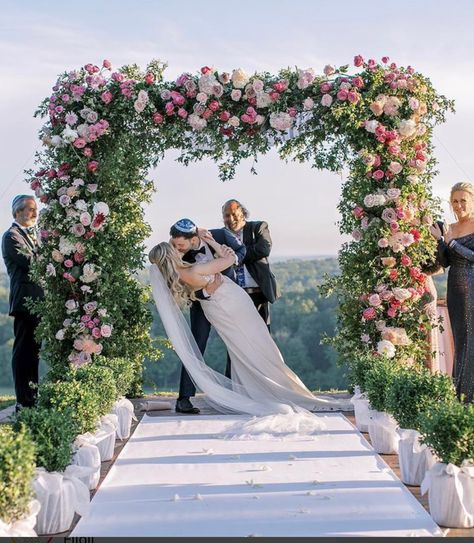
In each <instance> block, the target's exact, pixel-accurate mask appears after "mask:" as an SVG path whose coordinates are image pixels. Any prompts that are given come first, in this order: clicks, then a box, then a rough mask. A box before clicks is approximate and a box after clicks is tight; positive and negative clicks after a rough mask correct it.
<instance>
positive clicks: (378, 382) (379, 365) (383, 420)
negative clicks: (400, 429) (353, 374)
mask: <svg viewBox="0 0 474 543" xmlns="http://www.w3.org/2000/svg"><path fill="white" fill-rule="evenodd" d="M397 371H399V366H397V365H396V363H394V362H393V360H390V359H388V358H386V357H383V356H380V357H377V358H375V359H374V360H373V363H372V364H371V365H370V366H369V368H368V369H367V372H366V376H365V391H366V394H367V398H368V400H369V402H370V407H371V409H372V411H370V412H369V415H370V420H369V424H368V430H369V436H370V442H371V443H372V447H373V448H374V450H375V452H378V453H380V454H395V453H397V452H398V440H399V436H398V434H397V426H398V425H397V421H396V420H395V419H394V418H393V417H392V416H391V415H390V414H389V413H388V412H387V402H386V398H387V393H388V390H389V388H390V384H391V381H392V379H393V377H394V375H395V374H396V372H397Z"/></svg>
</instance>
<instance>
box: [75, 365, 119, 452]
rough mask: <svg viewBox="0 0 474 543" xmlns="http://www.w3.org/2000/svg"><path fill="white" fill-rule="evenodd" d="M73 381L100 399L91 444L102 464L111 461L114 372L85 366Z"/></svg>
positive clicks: (115, 424) (114, 423)
mask: <svg viewBox="0 0 474 543" xmlns="http://www.w3.org/2000/svg"><path fill="white" fill-rule="evenodd" d="M74 380H76V381H78V382H79V383H81V386H82V387H84V388H88V389H89V390H91V391H92V392H93V393H94V394H95V395H96V396H98V397H99V398H100V402H99V405H98V407H97V415H98V416H99V417H100V420H99V422H98V427H97V429H96V430H95V432H94V433H93V443H94V444H95V445H96V446H97V447H98V449H99V454H100V458H101V460H102V462H105V461H107V460H111V459H112V457H113V454H114V448H115V437H116V433H117V428H118V417H117V415H115V414H111V413H110V411H111V409H112V407H113V405H114V403H115V401H116V400H117V397H118V396H117V387H116V384H115V377H114V372H113V370H112V369H110V368H109V367H106V366H103V365H99V364H95V363H92V364H87V365H85V366H82V367H80V368H79V369H77V370H76V371H75V373H74Z"/></svg>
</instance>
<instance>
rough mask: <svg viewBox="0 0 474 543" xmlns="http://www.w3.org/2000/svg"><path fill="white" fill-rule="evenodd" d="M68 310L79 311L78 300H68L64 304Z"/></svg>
mask: <svg viewBox="0 0 474 543" xmlns="http://www.w3.org/2000/svg"><path fill="white" fill-rule="evenodd" d="M64 305H65V307H66V309H67V310H68V311H74V310H76V309H77V302H76V300H67V301H66V303H65V304H64Z"/></svg>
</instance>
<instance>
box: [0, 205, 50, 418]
mask: <svg viewBox="0 0 474 543" xmlns="http://www.w3.org/2000/svg"><path fill="white" fill-rule="evenodd" d="M12 214H13V217H14V219H15V220H14V222H13V224H12V225H11V227H10V228H9V229H8V230H7V231H6V232H5V233H4V235H3V238H2V254H3V259H4V261H5V265H6V267H7V272H8V276H9V277H10V310H9V314H10V315H11V316H12V317H13V318H14V321H13V330H14V335H15V339H14V342H13V352H12V370H13V381H14V384H15V394H16V401H17V404H16V410H17V411H19V410H20V409H21V408H22V407H33V406H34V405H35V402H36V388H35V386H36V385H37V384H38V367H39V350H40V343H38V342H37V341H36V339H35V335H34V334H35V329H36V327H37V325H38V317H37V316H35V315H33V314H31V312H30V311H29V309H28V308H27V307H26V304H25V298H31V299H32V300H38V299H41V298H43V290H42V288H41V287H40V286H39V285H37V284H36V283H34V282H33V281H32V280H31V279H30V277H29V273H30V262H31V260H32V259H33V258H34V257H35V255H36V253H37V250H38V240H37V234H36V229H35V224H36V220H37V217H38V208H37V205H36V201H35V199H34V198H33V197H32V196H29V195H27V194H20V195H19V196H16V197H15V198H14V199H13V203H12ZM30 384H31V385H33V388H32V386H30Z"/></svg>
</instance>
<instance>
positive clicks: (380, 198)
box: [374, 194, 387, 206]
mask: <svg viewBox="0 0 474 543" xmlns="http://www.w3.org/2000/svg"><path fill="white" fill-rule="evenodd" d="M386 201H387V199H386V198H385V196H384V195H383V194H374V206H383V205H384V204H385V202H386Z"/></svg>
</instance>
